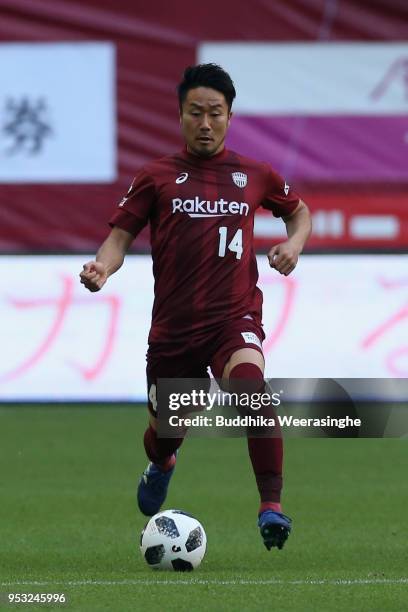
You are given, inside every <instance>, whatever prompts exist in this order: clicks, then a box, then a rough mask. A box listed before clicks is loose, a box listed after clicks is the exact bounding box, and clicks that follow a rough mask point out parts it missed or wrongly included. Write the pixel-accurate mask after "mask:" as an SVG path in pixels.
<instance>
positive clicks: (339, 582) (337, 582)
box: [0, 578, 408, 587]
mask: <svg viewBox="0 0 408 612" xmlns="http://www.w3.org/2000/svg"><path fill="white" fill-rule="evenodd" d="M161 584H162V585H165V586H168V585H175V586H177V585H186V586H190V585H191V586H194V585H196V584H199V585H221V586H222V585H227V586H228V585H232V586H240V585H334V586H354V585H366V584H367V585H374V584H408V578H361V579H360V578H356V579H349V580H347V579H344V580H343V579H332V580H326V579H322V580H319V579H311V580H274V579H270V580H246V579H245V578H243V579H239V578H238V579H236V580H217V579H209V580H206V579H201V578H192V579H191V580H185V579H177V578H175V579H174V580H168V579H163V580H153V579H152V580H150V579H134V580H132V579H129V580H68V581H64V582H62V581H54V580H51V581H47V580H40V581H36V580H32V581H30V580H24V581H17V582H12V581H10V582H0V586H1V587H15V586H65V587H80V586H154V585H161Z"/></svg>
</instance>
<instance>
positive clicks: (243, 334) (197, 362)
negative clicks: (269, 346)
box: [146, 317, 265, 416]
mask: <svg viewBox="0 0 408 612" xmlns="http://www.w3.org/2000/svg"><path fill="white" fill-rule="evenodd" d="M264 338H265V334H264V332H263V329H262V326H261V325H259V324H258V323H257V322H256V321H255V320H254V319H253V318H252V317H251V318H249V317H243V318H241V319H236V320H233V321H228V322H226V323H225V325H224V326H223V327H222V328H218V329H217V330H211V331H209V332H208V333H206V334H202V335H201V336H200V337H197V338H189V339H188V341H186V342H180V343H177V342H174V343H154V344H150V345H149V349H148V351H147V367H146V374H147V391H148V398H149V401H148V407H149V411H150V413H151V414H152V415H153V416H155V390H156V384H157V379H158V378H209V377H210V375H209V373H208V368H210V369H211V373H212V375H213V376H214V378H221V377H222V373H223V371H224V367H225V364H226V363H227V361H228V360H229V359H230V357H231V355H232V354H233V353H235V351H237V350H239V349H242V348H252V349H255V350H257V351H259V352H260V353H261V354H262V355H263V352H262V341H263V339H264Z"/></svg>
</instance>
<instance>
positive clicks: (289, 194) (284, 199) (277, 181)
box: [261, 164, 300, 217]
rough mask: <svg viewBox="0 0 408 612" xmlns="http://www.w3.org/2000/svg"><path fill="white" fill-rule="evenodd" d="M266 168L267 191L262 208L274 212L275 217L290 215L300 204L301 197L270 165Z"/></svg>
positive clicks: (266, 165)
mask: <svg viewBox="0 0 408 612" xmlns="http://www.w3.org/2000/svg"><path fill="white" fill-rule="evenodd" d="M264 167H265V170H266V179H265V181H266V190H265V196H264V198H263V200H262V202H261V206H262V207H263V208H266V209H267V210H270V211H272V212H273V215H274V216H275V217H285V216H287V215H290V214H291V213H292V212H293V211H294V210H295V208H296V207H297V205H298V204H299V202H300V197H299V195H298V194H297V193H296V192H295V191H293V190H292V188H291V187H290V185H288V184H287V182H286V181H285V180H284V179H283V178H282V177H281V176H280V175H279V174H278V173H277V172H275V170H272V168H271V167H270V166H269V165H268V164H265V166H264Z"/></svg>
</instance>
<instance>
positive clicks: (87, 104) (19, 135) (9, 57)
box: [0, 42, 117, 183]
mask: <svg viewBox="0 0 408 612" xmlns="http://www.w3.org/2000/svg"><path fill="white" fill-rule="evenodd" d="M0 75H1V76H0V183H14V182H18V183H22V182H30V183H33V182H41V183H58V182H59V183H61V182H64V183H67V182H74V183H89V182H96V183H100V182H112V181H114V180H115V179H116V175H117V167H116V166H117V162H116V155H117V152H116V149H117V146H116V75H115V48H114V46H113V45H112V44H111V43H108V42H92V43H88V42H85V43H84V42H75V43H31V44H30V43H24V44H22V43H21V44H20V43H19V44H14V43H2V44H0Z"/></svg>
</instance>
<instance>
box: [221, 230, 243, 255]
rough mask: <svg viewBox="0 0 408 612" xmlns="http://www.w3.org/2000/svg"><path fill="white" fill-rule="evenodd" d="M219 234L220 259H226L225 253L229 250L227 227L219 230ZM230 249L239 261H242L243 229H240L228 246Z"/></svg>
mask: <svg viewBox="0 0 408 612" xmlns="http://www.w3.org/2000/svg"><path fill="white" fill-rule="evenodd" d="M218 231H219V234H220V243H219V246H218V255H219V256H220V257H225V252H226V249H227V228H226V227H220V228H219V230H218ZM228 249H229V250H230V251H232V252H233V253H235V257H236V258H237V259H241V255H242V251H243V248H242V229H238V230H237V231H236V232H235V234H234V236H233V238H232V240H231V242H230V243H229V244H228Z"/></svg>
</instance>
